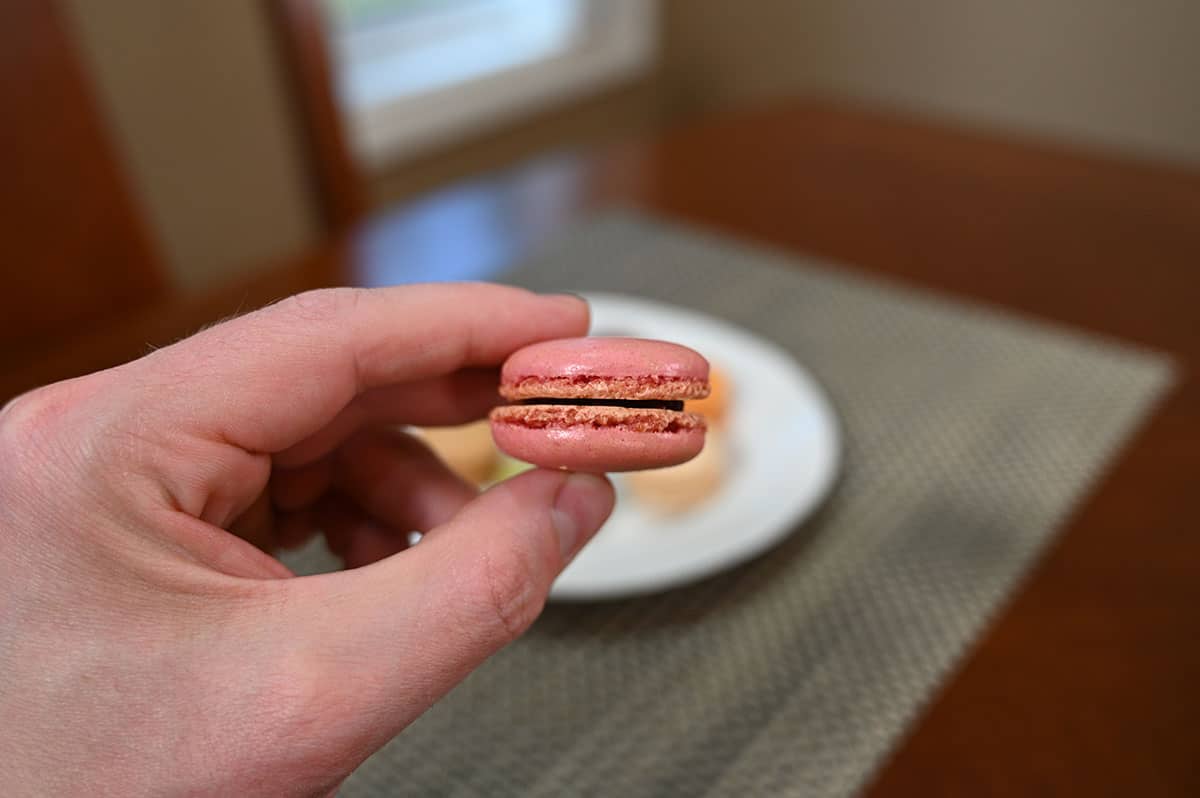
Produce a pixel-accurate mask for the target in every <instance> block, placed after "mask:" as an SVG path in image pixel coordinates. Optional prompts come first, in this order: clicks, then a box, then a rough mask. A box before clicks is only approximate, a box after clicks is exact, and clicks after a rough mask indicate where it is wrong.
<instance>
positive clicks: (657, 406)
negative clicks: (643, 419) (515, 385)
mask: <svg viewBox="0 0 1200 798" xmlns="http://www.w3.org/2000/svg"><path fill="white" fill-rule="evenodd" d="M516 404H520V405H584V406H589V405H590V406H603V407H631V408H640V409H643V410H673V411H675V412H682V411H683V400H682V399H592V398H583V397H576V398H574V399H563V398H561V397H541V398H538V399H522V400H520V401H519V402H517V403H516Z"/></svg>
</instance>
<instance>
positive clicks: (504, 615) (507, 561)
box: [472, 546, 545, 645]
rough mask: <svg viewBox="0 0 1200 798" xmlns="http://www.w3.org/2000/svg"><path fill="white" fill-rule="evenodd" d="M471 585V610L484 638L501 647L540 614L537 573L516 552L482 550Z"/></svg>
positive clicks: (541, 601) (541, 596) (495, 548)
mask: <svg viewBox="0 0 1200 798" xmlns="http://www.w3.org/2000/svg"><path fill="white" fill-rule="evenodd" d="M473 583H474V585H475V592H474V595H473V597H472V598H473V599H474V602H473V603H474V605H475V609H476V610H477V612H478V615H479V616H480V617H481V618H482V620H483V624H484V628H485V629H486V630H487V634H488V636H489V637H491V638H494V639H495V640H497V641H498V642H499V643H500V644H502V645H503V644H505V643H509V642H511V641H513V640H515V639H516V638H518V637H520V635H521V634H522V633H523V632H524V631H525V630H526V629H528V628H529V627H530V625H532V624H533V622H534V621H535V620H536V619H537V617H538V615H540V614H541V611H542V606H543V604H544V603H545V596H544V591H543V590H542V589H541V587H540V585H539V580H538V578H537V569H536V568H535V567H534V565H533V560H532V558H531V557H530V556H528V555H527V554H526V553H524V552H522V551H520V550H518V549H516V548H509V547H503V546H492V547H489V549H488V550H485V551H484V552H483V553H482V555H481V557H480V559H479V574H478V578H477V579H475V580H473Z"/></svg>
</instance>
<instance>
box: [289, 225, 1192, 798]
mask: <svg viewBox="0 0 1200 798" xmlns="http://www.w3.org/2000/svg"><path fill="white" fill-rule="evenodd" d="M1030 256H1031V257H1036V253H1031V255H1030ZM970 267H971V265H970V264H969V263H964V264H963V268H970ZM509 279H510V280H511V281H512V282H516V283H519V284H522V285H526V286H529V287H531V288H535V289H538V290H575V291H586V290H594V291H601V290H602V291H613V292H622V293H628V294H637V295H641V296H645V297H649V298H653V299H659V300H664V301H667V302H673V303H676V304H680V305H685V306H690V307H694V308H698V309H700V310H703V311H707V312H709V313H711V314H713V315H716V316H721V317H724V318H726V319H729V320H731V321H734V322H736V323H738V324H741V325H743V326H745V327H747V328H749V329H751V330H753V331H755V332H757V333H759V334H761V335H764V336H766V337H768V338H770V339H773V340H774V341H776V342H777V343H779V344H780V345H782V346H783V347H784V348H786V349H788V350H789V351H791V352H792V353H793V354H794V355H795V356H796V358H797V359H798V360H800V361H801V362H802V363H803V364H804V365H805V366H807V367H808V368H809V369H810V370H811V371H812V372H813V373H814V374H815V375H816V376H817V377H818V379H820V380H821V381H822V382H823V383H824V385H825V386H826V387H827V389H828V391H829V393H830V395H831V397H832V399H833V401H834V403H835V405H836V406H837V408H838V410H839V411H840V413H841V416H842V421H843V423H844V431H845V439H846V447H847V449H846V453H845V460H844V473H843V475H842V478H841V482H840V484H839V486H838V488H837V490H836V491H835V492H834V494H833V496H832V497H831V499H830V501H829V502H828V503H827V505H826V506H825V507H824V508H823V510H822V511H821V512H820V513H819V515H818V516H817V517H816V518H815V519H813V520H811V521H810V522H809V523H807V524H806V525H804V526H803V527H802V528H801V529H798V530H797V532H796V534H794V535H793V536H792V537H791V538H790V539H789V540H788V542H786V543H785V544H784V545H783V546H781V547H780V548H778V549H776V550H775V551H773V552H771V553H770V554H768V555H766V556H764V557H762V558H761V559H759V560H757V561H755V562H753V563H751V564H749V565H747V566H743V567H741V568H738V569H737V570H735V571H732V572H730V573H727V574H725V575H723V576H720V577H717V578H714V579H710V580H708V581H706V582H703V583H701V584H698V585H695V586H693V587H690V588H685V589H681V590H676V591H674V592H671V593H668V594H665V595H662V596H657V597H652V598H645V599H639V600H636V601H628V602H616V603H608V604H598V605H590V606H587V605H585V606H571V605H567V606H551V607H550V608H548V610H547V611H546V613H545V614H544V615H543V617H542V619H541V620H540V621H539V622H538V623H537V624H536V625H535V627H534V628H533V630H532V631H531V632H530V634H529V635H528V636H526V637H525V638H524V639H522V640H521V641H519V642H518V643H516V644H515V645H513V646H512V647H510V648H509V649H507V650H506V651H504V652H502V653H501V654H499V655H498V656H497V657H495V658H494V659H493V660H492V661H490V662H489V663H487V664H486V665H485V666H484V667H483V668H481V669H480V670H479V671H478V672H477V673H475V674H474V675H473V676H471V677H470V678H469V679H468V680H467V681H466V683H464V684H463V685H462V686H461V687H460V688H458V689H457V690H456V691H455V692H453V693H452V694H451V695H450V696H449V697H448V698H447V699H446V700H445V701H443V702H442V703H441V704H439V705H438V706H436V707H434V708H433V709H432V710H431V711H430V712H428V713H427V714H426V715H425V716H424V717H423V718H421V719H420V720H419V721H418V722H417V723H416V724H414V725H413V726H412V727H410V728H409V729H408V730H407V731H405V732H404V733H403V734H401V735H400V736H399V737H398V738H396V739H395V740H394V741H392V743H391V744H389V745H388V746H387V747H386V748H385V749H383V750H382V751H381V752H379V753H378V754H377V755H375V756H374V757H372V758H371V759H370V760H368V761H367V762H366V763H365V764H364V765H363V766H362V767H361V768H360V769H359V771H358V772H356V773H355V774H354V776H353V777H352V778H351V779H350V780H349V781H348V782H347V783H346V785H345V787H344V788H343V791H342V794H343V795H345V796H378V795H393V794H414V795H455V796H503V795H520V796H562V795H620V796H623V797H624V798H631V797H632V796H668V795H678V796H699V795H747V794H752V795H770V796H776V795H803V796H815V795H848V794H852V793H854V792H855V791H856V790H857V789H859V788H861V787H862V786H863V785H864V784H865V783H866V782H867V780H868V779H869V778H870V777H871V775H872V773H873V772H874V771H875V769H876V768H877V767H878V766H879V764H880V763H881V762H882V760H883V758H884V757H885V756H886V754H887V753H888V751H889V750H890V749H891V748H892V747H894V746H895V745H896V743H897V742H898V740H899V738H900V736H901V735H902V734H903V733H904V731H905V730H906V728H907V727H908V726H909V725H910V724H911V723H913V721H914V720H915V719H916V717H917V716H918V714H919V713H920V711H921V709H922V707H923V706H924V705H925V704H926V702H927V701H928V700H929V698H930V696H931V695H932V693H933V692H934V690H936V689H937V687H938V685H939V684H941V683H942V681H943V680H944V679H946V678H947V676H948V675H949V673H950V671H951V670H952V668H953V667H954V666H955V664H956V662H958V660H959V659H960V658H961V657H962V655H963V654H964V653H965V652H966V651H967V649H968V647H969V646H970V645H971V643H972V641H974V640H975V639H976V637H977V636H978V635H979V633H980V631H981V630H982V629H983V627H984V625H985V624H986V623H987V622H988V620H989V619H990V618H991V617H992V616H993V615H994V614H995V613H996V612H997V610H998V609H999V608H1000V606H1001V605H1002V603H1003V602H1004V600H1005V598H1006V597H1007V596H1008V595H1009V593H1010V592H1011V591H1012V590H1013V588H1014V587H1015V586H1016V585H1017V584H1018V583H1019V581H1020V580H1021V578H1022V576H1023V575H1024V574H1025V573H1026V572H1027V571H1028V569H1029V568H1030V566H1031V565H1032V563H1033V561H1034V559H1035V557H1036V556H1037V555H1038V553H1039V552H1041V551H1042V550H1043V548H1044V547H1045V546H1046V544H1047V543H1049V542H1050V541H1051V540H1052V539H1053V537H1054V535H1055V532H1056V531H1057V529H1058V527H1059V525H1060V524H1061V522H1062V521H1063V519H1064V517H1065V516H1066V515H1067V513H1068V512H1070V510H1071V508H1072V507H1073V506H1074V505H1075V503H1076V502H1077V501H1078V500H1079V499H1080V498H1081V497H1082V496H1083V495H1084V494H1085V492H1086V491H1087V489H1088V488H1089V486H1091V485H1092V483H1093V482H1094V481H1095V480H1096V478H1097V477H1098V475H1099V474H1100V472H1101V471H1102V469H1103V468H1104V467H1105V464H1106V463H1107V462H1108V461H1109V459H1110V458H1111V457H1112V455H1113V454H1114V453H1115V452H1116V450H1117V449H1118V448H1119V446H1120V445H1121V443H1122V442H1123V441H1125V439H1126V438H1127V437H1128V436H1129V435H1130V434H1131V433H1132V431H1133V429H1134V428H1135V426H1136V425H1137V422H1138V421H1139V419H1141V418H1142V417H1143V416H1144V415H1145V414H1146V413H1147V412H1148V411H1149V410H1150V408H1151V407H1152V405H1153V404H1154V402H1155V400H1156V399H1157V398H1158V397H1159V396H1160V395H1161V394H1162V393H1163V392H1164V390H1165V389H1166V387H1167V386H1168V385H1169V383H1170V381H1171V367H1170V364H1169V363H1168V362H1167V361H1166V360H1165V359H1164V358H1163V357H1160V356H1157V355H1153V354H1150V353H1147V352H1144V351H1139V350H1135V349H1132V348H1129V347H1126V346H1122V345H1120V344H1117V343H1115V342H1112V341H1105V340H1100V339H1097V338H1095V337H1092V336H1088V335H1083V334H1080V333H1078V332H1073V331H1070V330H1065V329H1062V328H1058V327H1053V326H1049V325H1046V324H1044V323H1040V322H1036V321H1033V320H1030V319H1025V318H1018V317H1015V316H1011V315H1007V314H1003V313H999V312H996V311H993V310H988V309H983V308H979V307H975V306H970V305H964V304H960V303H958V302H954V301H951V300H948V299H945V298H939V297H933V296H930V295H928V294H922V293H917V292H914V291H912V290H909V289H906V288H902V287H899V286H895V285H889V284H883V283H878V282H874V281H869V280H866V279H864V278H861V277H856V276H853V275H851V274H849V273H847V272H845V271H839V270H837V269H836V268H830V267H827V266H821V265H820V264H817V263H814V262H812V261H810V260H805V259H801V258H796V257H793V256H786V255H782V254H777V253H771V252H767V251H763V250H761V249H756V248H753V247H750V246H747V245H744V244H741V243H738V242H736V241H731V240H728V239H723V238H719V237H716V236H714V235H712V234H709V233H705V232H699V231H695V230H687V229H683V228H680V227H676V226H671V225H668V224H665V223H663V222H659V221H655V220H651V219H647V218H644V217H639V216H635V215H631V214H618V215H612V216H608V217H604V218H602V219H599V220H597V221H595V222H593V223H591V224H590V225H587V226H584V227H582V228H579V229H577V230H575V231H574V232H573V234H571V235H570V236H568V237H566V238H565V239H564V240H561V241H560V242H559V244H558V245H557V246H555V247H554V248H553V251H551V252H549V253H548V254H546V255H545V256H544V257H541V258H539V259H538V260H537V261H536V262H533V263H529V264H527V265H525V266H524V267H523V268H521V269H520V270H519V271H517V272H516V273H514V274H512V275H510V276H509ZM310 556H311V552H310ZM296 564H298V565H300V566H301V567H304V568H306V569H308V568H311V567H313V565H314V563H312V562H311V561H310V562H307V563H305V562H297V563H296Z"/></svg>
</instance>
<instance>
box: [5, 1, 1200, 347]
mask: <svg viewBox="0 0 1200 798" xmlns="http://www.w3.org/2000/svg"><path fill="white" fill-rule="evenodd" d="M321 20H325V21H327V23H328V24H327V25H324V26H323V27H320V26H322V25H323V23H322V21H321ZM317 27H320V31H319V36H320V38H321V41H319V42H318V41H315V40H314V38H315V37H316V36H317V35H318V32H317ZM1197 30H1200V5H1198V4H1196V3H1194V2H1189V0H1147V2H1142V3H1137V4H1131V3H1124V2H1119V1H1118V0H1052V1H1051V2H1044V1H1043V0H1017V2H1007V3H995V2H986V1H985V0H911V2H905V3H893V2H887V0H837V1H835V0H751V1H750V2H744V3H726V2H719V1H718V0H686V1H685V0H663V1H662V2H656V1H655V0H325V1H324V2H318V0H310V2H289V1H288V0H259V1H258V2H220V3H213V2H208V1H207V0H173V2H170V3H162V2H158V1H157V0H53V2H41V1H40V0H8V1H7V2H5V3H4V8H3V10H0V37H3V38H4V40H5V41H4V43H3V46H2V47H0V100H3V103H4V107H5V118H6V123H5V133H4V138H5V146H4V147H3V148H2V149H0V159H2V162H3V165H4V173H5V175H7V176H8V179H6V180H5V181H4V186H3V187H0V198H2V199H0V201H2V202H3V203H4V205H3V207H4V208H5V218H6V227H8V228H9V229H10V232H12V231H14V230H15V231H16V232H17V235H16V239H17V241H16V243H15V244H14V242H13V241H12V240H11V237H10V241H9V244H8V245H7V247H6V250H5V253H4V263H5V266H4V275H3V280H4V284H5V290H4V292H3V293H4V295H5V296H6V300H5V305H4V307H3V308H2V312H3V315H4V316H5V317H6V318H8V319H9V323H8V324H6V325H5V326H4V327H3V328H0V329H2V331H3V336H4V348H5V349H8V350H11V349H12V348H13V347H14V342H13V338H14V336H21V337H22V338H24V339H25V341H26V343H28V342H29V341H31V340H33V339H34V338H37V337H40V336H43V335H54V334H55V332H56V330H61V325H62V324H75V323H77V322H78V323H82V321H83V320H86V319H88V318H94V317H96V315H97V313H98V312H99V311H100V310H103V312H105V313H107V312H111V311H113V310H114V309H116V308H119V307H122V306H124V305H126V304H136V303H138V302H139V301H142V300H144V298H145V297H146V296H151V295H155V294H160V293H161V292H162V291H175V290H182V291H200V290H206V289H211V288H212V287H214V286H216V285H219V284H221V283H222V282H223V281H227V280H229V279H231V278H236V277H238V276H242V275H245V274H246V273H248V272H252V271H254V270H256V269H263V268H266V267H268V266H269V265H271V264H277V263H278V262H280V260H281V259H284V258H288V257H291V256H295V255H297V254H298V253H303V252H304V251H306V250H308V249H310V248H312V247H313V246H315V245H317V244H318V243H319V242H320V241H322V240H323V239H325V238H327V237H328V236H329V235H330V234H331V231H332V230H333V229H335V228H337V227H338V225H337V224H330V218H329V210H328V208H327V207H324V203H326V202H327V201H326V200H325V199H323V198H322V197H321V193H322V191H323V190H324V189H322V187H321V186H320V185H318V184H316V183H314V173H316V174H318V180H317V183H319V182H320V180H321V179H325V180H328V179H330V178H329V177H328V175H326V176H325V177H324V178H321V177H320V174H321V172H322V170H326V171H329V170H330V169H332V170H333V171H335V172H336V171H337V168H338V167H330V166H329V165H328V164H320V163H317V162H319V161H320V160H321V158H322V157H327V155H326V156H322V155H321V152H322V150H321V147H315V148H314V146H313V143H314V141H316V142H317V143H318V144H321V145H322V146H326V145H327V144H328V141H329V140H331V136H332V138H333V139H336V137H337V136H336V134H333V133H331V131H329V130H322V129H321V125H322V124H325V125H326V127H327V122H321V121H320V117H319V114H316V113H315V112H314V109H313V104H314V103H316V104H318V105H319V104H320V102H321V100H320V99H319V98H320V97H321V96H322V92H325V91H326V89H329V90H330V92H329V95H330V96H333V97H334V98H335V100H334V101H335V102H336V112H337V115H338V119H339V120H340V123H341V124H342V126H343V129H342V131H341V133H342V134H344V135H343V138H342V143H343V144H344V145H345V149H346V152H347V153H348V157H349V158H350V159H351V160H352V164H353V169H354V170H355V172H356V174H355V178H354V179H355V180H358V181H359V185H358V186H357V187H356V188H355V189H353V191H358V192H359V194H358V196H359V198H360V199H359V200H354V201H348V207H349V208H350V209H351V210H346V209H343V210H342V211H340V213H342V214H343V217H344V216H345V215H347V214H349V215H351V216H352V215H354V214H357V213H360V211H361V212H363V213H365V212H366V211H367V210H368V209H374V210H378V209H385V208H388V207H390V206H392V205H394V204H395V203H398V202H401V201H403V200H407V199H410V198H412V197H414V196H416V195H418V194H422V193H424V192H428V191H430V190H432V189H436V188H438V187H440V186H443V185H446V184H448V183H451V182H453V181H457V180H461V179H463V178H467V177H471V176H474V175H478V174H482V173H489V172H493V171H494V170H497V169H501V168H503V167H506V166H509V165H511V164H514V163H517V162H519V161H522V160H524V159H528V158H531V157H533V156H536V155H539V154H542V153H546V152H563V151H577V150H579V149H581V148H585V149H586V148H596V147H599V146H602V145H605V144H607V143H610V142H614V141H620V140H625V139H629V138H631V137H638V136H644V135H646V134H647V133H648V132H649V131H653V130H657V129H660V128H662V127H664V126H672V125H677V124H679V123H681V122H682V121H685V120H687V119H689V118H691V117H695V116H697V115H706V114H712V113H714V112H720V111H723V110H726V109H730V108H741V107H752V106H754V105H755V104H760V103H764V102H768V101H771V100H773V99H777V98H780V97H788V96H825V97H835V98H847V99H851V100H853V101H855V102H858V103H864V104H868V105H878V106H881V107H887V108H899V109H904V110H909V111H915V112H918V113H921V114H925V115H932V116H936V117H941V118H949V119H952V120H955V121H957V122H963V123H967V124H970V125H977V126H985V127H989V128H995V129H997V130H1004V131H1016V132H1019V133H1022V134H1027V135H1028V134H1032V135H1034V136H1037V137H1041V138H1047V139H1054V140H1061V141H1066V142H1069V143H1072V144H1075V145H1081V146H1083V147H1086V148H1092V149H1099V150H1111V151H1116V152H1120V153H1125V154H1130V155H1133V156H1136V157H1138V158H1148V159H1154V160H1161V161H1172V162H1190V163H1196V162H1197V161H1200V102H1197V101H1196V100H1197V85H1196V75H1200V48H1197V47H1195V32H1196V31H1197ZM319 47H324V48H325V50H326V53H327V54H328V55H329V56H330V58H331V61H332V65H333V70H332V74H331V75H323V74H321V73H320V70H319V69H314V66H313V65H314V63H318V61H316V60H314V59H318V58H319V56H318V55H316V54H315V51H314V48H319ZM323 81H327V82H328V84H329V85H325V84H324V83H323ZM314 98H316V99H314ZM322 136H324V138H322ZM325 152H326V153H328V149H326V150H325ZM343 171H344V170H343ZM345 179H346V180H349V178H345ZM346 191H348V192H352V190H351V189H346ZM93 193H94V194H95V195H96V198H95V199H92V198H91V194H93ZM68 194H74V197H73V199H74V200H75V201H76V202H78V203H80V205H79V207H78V208H75V209H73V211H72V213H71V215H72V216H73V217H74V219H73V220H65V219H63V211H64V210H65V209H66V208H67V207H68V205H67V204H66V195H68ZM100 197H107V198H108V200H101V199H99V198H100ZM553 201H554V198H553V196H551V197H549V198H548V199H547V202H550V203H551V204H553ZM355 202H360V203H361V204H360V206H355ZM335 216H336V214H335ZM102 217H103V218H102ZM343 217H338V218H343ZM118 219H119V220H120V222H119V223H117V220H118ZM84 220H87V221H86V222H85V221H84ZM72 225H76V226H80V225H82V226H84V227H86V228H87V229H75V228H73V227H72ZM102 225H103V226H106V227H109V228H110V229H108V230H107V231H104V232H102V231H101V230H99V229H97V228H98V227H99V226H102ZM117 227H120V228H122V229H121V230H120V231H119V232H118V231H117ZM72 237H74V238H75V239H76V240H79V241H86V242H87V243H83V244H79V246H78V248H77V249H71V247H72V246H73V245H72V244H71V241H70V240H66V239H71V238H72ZM23 239H28V240H23ZM48 241H51V242H53V247H54V248H55V252H57V253H58V254H56V255H54V256H53V257H49V258H47V257H45V253H46V252H47V251H48V250H47V246H48V243H47V242H48ZM105 248H107V250H106V249H105ZM100 250H104V252H105V253H107V254H105V255H104V256H103V257H102V256H101V254H102V253H101V252H100ZM39 253H41V256H40V257H39ZM32 260H40V261H43V262H45V261H54V262H58V263H59V265H58V266H50V265H43V266H42V267H41V269H40V271H41V272H42V273H41V274H40V275H32V274H30V271H29V267H28V265H27V264H28V263H30V262H31V261H32ZM118 261H119V262H118ZM56 269H58V271H56ZM52 275H53V276H52ZM33 283H39V285H34V284H33ZM55 305H58V306H60V307H58V308H57V309H56V308H55V307H54V306H55ZM35 317H36V318H35Z"/></svg>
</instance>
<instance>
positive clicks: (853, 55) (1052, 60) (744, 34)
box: [664, 0, 1200, 162]
mask: <svg viewBox="0 0 1200 798" xmlns="http://www.w3.org/2000/svg"><path fill="white" fill-rule="evenodd" d="M664 2H665V22H666V25H665V29H666V34H665V45H664V46H665V58H664V69H665V79H666V86H667V95H666V98H665V101H666V102H667V103H668V105H669V107H670V108H671V110H672V111H673V112H675V113H681V112H682V113H686V112H690V111H696V110H708V109H712V108H717V107H720V106H723V105H728V104H737V103H743V102H748V101H751V100H753V99H756V98H761V97H770V96H774V95H779V94H784V93H793V92H804V91H817V92H822V93H825V94H832V95H840V96H846V97H852V98H856V99H863V100H869V101H878V102H882V103H886V104H889V105H894V106H899V107H902V108H911V109H916V110H920V111H924V112H932V113H934V114H942V115H947V116H950V117H955V118H961V119H964V120H967V121H970V122H972V123H982V124H988V125H993V126H998V127H1002V128H1007V129H1012V130H1017V131H1022V132H1029V133H1033V134H1035V135H1041V136H1049V137H1055V138H1062V139H1066V140H1070V141H1077V142H1083V143H1086V144H1088V145H1092V146H1099V147H1104V148H1113V149H1119V150H1125V151H1129V152H1134V153H1139V154H1146V155H1150V156H1152V157H1158V158H1171V159H1182V160H1188V161H1193V162H1200V2H1196V0H1137V2H1130V1H1129V0H901V1H896V0H747V2H739V3H733V2H727V0H664Z"/></svg>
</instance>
